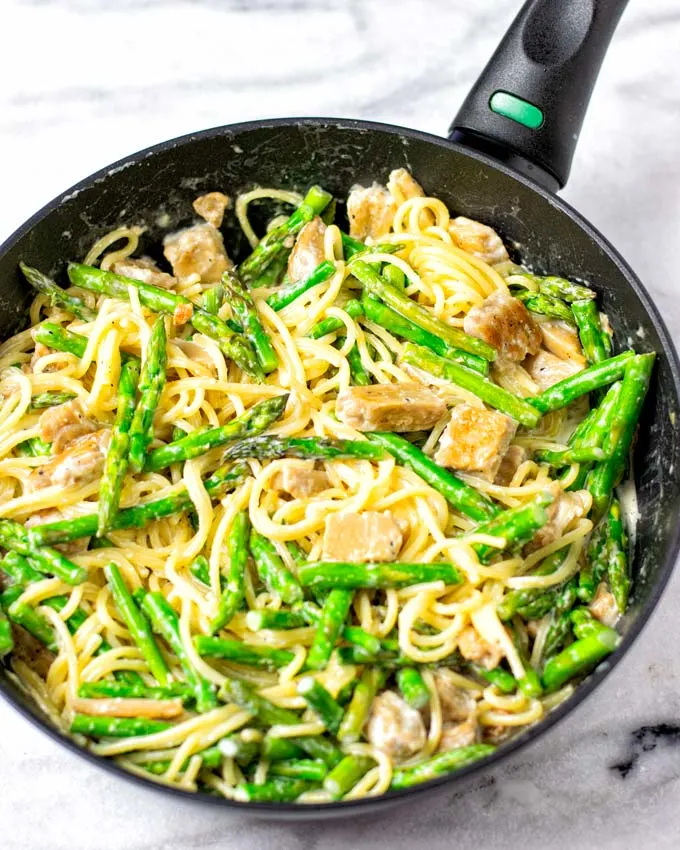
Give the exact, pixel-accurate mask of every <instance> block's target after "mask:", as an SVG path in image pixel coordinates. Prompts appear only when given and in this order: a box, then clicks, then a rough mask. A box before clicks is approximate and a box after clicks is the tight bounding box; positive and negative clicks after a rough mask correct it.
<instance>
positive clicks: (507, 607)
mask: <svg viewBox="0 0 680 850" xmlns="http://www.w3.org/2000/svg"><path fill="white" fill-rule="evenodd" d="M568 551H569V550H568V549H567V548H565V549H558V550H557V552H553V554H552V555H548V557H547V558H546V559H545V560H544V561H541V563H540V564H539V566H538V567H537V568H536V569H535V570H533V571H532V573H531V575H532V576H548V575H551V574H552V573H554V572H556V571H557V570H558V569H559V568H560V567H561V565H562V563H563V562H564V559H565V558H566V557H567V553H568ZM543 594H544V590H543V588H530V589H528V590H511V591H510V592H509V593H506V594H505V596H504V597H503V599H502V600H501V601H500V602H499V604H498V605H497V606H496V613H497V614H498V616H499V617H500V618H501V620H504V621H507V620H510V619H512V617H514V615H515V614H516V613H517V612H518V611H519V610H520V609H523V608H525V607H526V606H527V605H529V604H530V603H531V602H533V601H534V600H536V599H537V598H539V597H541V596H542V595H543ZM546 613H547V612H546ZM528 619H534V618H533V617H529V618H528Z"/></svg>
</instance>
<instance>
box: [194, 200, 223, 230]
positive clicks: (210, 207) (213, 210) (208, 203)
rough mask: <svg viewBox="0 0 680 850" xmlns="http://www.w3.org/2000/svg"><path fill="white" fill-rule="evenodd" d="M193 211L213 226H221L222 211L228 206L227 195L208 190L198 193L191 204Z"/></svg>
mask: <svg viewBox="0 0 680 850" xmlns="http://www.w3.org/2000/svg"><path fill="white" fill-rule="evenodd" d="M191 206H192V207H193V208H194V210H195V212H196V213H197V214H198V215H200V216H201V218H204V219H205V220H206V221H207V222H208V224H212V226H213V227H221V226H222V219H223V218H224V211H225V210H226V208H227V207H228V206H229V196H228V195H225V194H224V193H223V192H208V193H207V195H200V196H199V197H198V198H196V200H195V201H194V202H193V204H192V205H191Z"/></svg>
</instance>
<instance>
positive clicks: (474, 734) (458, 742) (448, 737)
mask: <svg viewBox="0 0 680 850" xmlns="http://www.w3.org/2000/svg"><path fill="white" fill-rule="evenodd" d="M480 737H481V735H480V729H479V724H478V723H477V720H476V718H474V717H471V718H470V719H469V720H466V721H465V722H464V723H456V724H455V725H453V724H450V723H445V724H444V726H443V727H442V735H441V738H440V739H439V746H438V747H437V752H440V753H445V752H448V751H449V750H455V749H457V748H458V747H469V746H471V745H472V744H477V743H479V739H480Z"/></svg>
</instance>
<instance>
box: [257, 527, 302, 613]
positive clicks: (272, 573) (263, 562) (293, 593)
mask: <svg viewBox="0 0 680 850" xmlns="http://www.w3.org/2000/svg"><path fill="white" fill-rule="evenodd" d="M250 553H251V555H252V556H253V559H254V561H255V566H256V567H257V572H258V575H259V576H260V578H261V579H262V581H263V582H264V584H265V585H266V586H267V589H268V590H269V591H271V592H272V593H276V594H278V595H279V596H280V597H281V599H282V600H283V601H284V602H287V603H288V604H289V605H291V604H292V603H293V602H297V601H298V600H300V599H302V588H301V587H300V584H299V582H298V581H297V579H296V578H295V576H294V575H293V574H292V573H291V572H290V570H289V569H288V568H287V567H286V566H285V564H284V563H283V561H282V560H281V557H280V556H279V553H278V552H277V551H276V547H275V546H274V544H273V543H271V542H270V541H269V540H267V538H266V537H264V536H263V535H262V534H259V533H258V532H257V531H255V529H251V532H250Z"/></svg>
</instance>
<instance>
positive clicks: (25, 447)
mask: <svg viewBox="0 0 680 850" xmlns="http://www.w3.org/2000/svg"><path fill="white" fill-rule="evenodd" d="M16 448H17V451H18V452H19V454H22V455H27V456H28V457H47V456H48V455H50V454H52V444H51V443H46V442H44V441H43V440H41V439H40V437H31V438H30V439H29V440H24V441H23V443H19V445H18V446H17V447H16Z"/></svg>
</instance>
